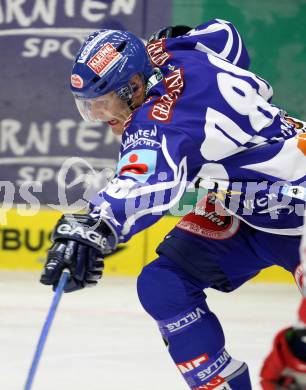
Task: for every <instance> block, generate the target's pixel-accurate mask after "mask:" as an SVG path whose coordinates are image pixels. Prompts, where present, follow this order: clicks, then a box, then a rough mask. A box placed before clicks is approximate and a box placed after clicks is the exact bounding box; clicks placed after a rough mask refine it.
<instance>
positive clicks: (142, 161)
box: [116, 149, 157, 183]
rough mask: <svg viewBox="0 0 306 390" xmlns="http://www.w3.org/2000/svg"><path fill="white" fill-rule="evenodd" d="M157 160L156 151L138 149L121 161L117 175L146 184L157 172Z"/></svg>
mask: <svg viewBox="0 0 306 390" xmlns="http://www.w3.org/2000/svg"><path fill="white" fill-rule="evenodd" d="M156 160H157V152H156V150H151V149H138V150H135V151H132V152H129V153H127V154H126V155H125V156H123V157H122V158H121V160H120V161H119V163H118V166H117V171H116V174H117V175H120V176H129V177H132V178H134V179H136V180H137V181H139V182H142V183H145V182H146V181H147V180H148V179H149V177H150V176H151V175H153V174H154V173H155V171H156Z"/></svg>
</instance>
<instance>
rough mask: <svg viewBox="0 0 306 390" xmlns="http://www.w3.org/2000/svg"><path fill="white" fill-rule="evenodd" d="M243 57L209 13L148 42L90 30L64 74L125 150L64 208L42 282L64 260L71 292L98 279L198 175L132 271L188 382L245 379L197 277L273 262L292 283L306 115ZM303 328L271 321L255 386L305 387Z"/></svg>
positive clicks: (237, 274)
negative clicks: (176, 218)
mask: <svg viewBox="0 0 306 390" xmlns="http://www.w3.org/2000/svg"><path fill="white" fill-rule="evenodd" d="M249 62H250V61H249V57H248V54H247V51H246V48H245V46H244V43H243V41H242V39H241V37H240V35H239V33H238V32H237V30H236V29H235V27H234V26H233V25H232V24H231V23H229V22H226V21H223V20H219V19H216V20H213V21H210V22H208V23H205V24H203V25H201V26H199V27H197V28H194V29H190V28H187V27H184V26H181V27H177V28H176V27H174V28H171V27H169V28H165V29H163V30H161V31H159V32H158V33H157V34H155V36H153V37H152V39H151V40H150V42H149V43H148V45H147V47H146V48H145V46H144V44H143V43H142V41H141V40H140V39H139V38H137V37H136V36H134V35H133V34H131V33H129V32H124V31H114V30H101V31H97V32H94V33H93V34H91V35H90V36H89V37H88V39H87V40H86V42H85V43H84V44H83V46H82V47H81V49H80V51H79V52H78V54H77V56H76V59H75V62H74V65H73V70H72V75H71V90H72V93H73V95H74V97H75V101H76V105H77V107H78V110H79V112H80V113H81V115H82V117H83V118H84V119H85V120H89V121H101V122H108V123H109V125H110V126H111V128H112V130H113V132H114V133H116V134H121V135H122V142H121V151H120V157H119V162H118V165H117V170H116V174H115V177H114V179H113V180H112V181H111V182H109V184H108V185H107V186H106V187H105V188H104V189H102V190H101V191H100V192H99V194H97V196H96V198H95V199H93V200H92V202H91V204H90V212H89V213H88V214H85V215H75V214H74V215H64V216H62V218H61V219H60V220H59V222H58V224H57V225H56V227H55V229H54V232H53V237H52V239H53V246H52V247H51V249H50V250H49V252H48V259H47V262H46V265H45V269H44V271H43V274H42V277H41V282H42V283H44V284H49V285H53V286H56V285H57V283H58V280H59V277H60V274H61V272H62V270H63V268H64V267H69V268H70V270H71V279H70V281H69V283H68V285H67V287H66V291H67V292H69V291H74V290H78V289H81V288H83V287H86V286H92V285H95V284H96V283H97V280H98V279H99V278H101V276H102V269H103V258H104V256H105V255H107V254H109V253H111V252H113V251H115V250H116V247H117V244H118V243H124V242H126V241H128V240H129V238H130V237H131V236H133V235H134V234H136V233H137V232H139V231H141V230H143V229H145V228H147V227H148V226H150V225H152V224H153V223H155V222H156V221H157V220H158V219H160V218H161V217H162V216H163V215H164V214H165V213H166V212H167V210H169V209H170V208H171V207H172V206H173V205H175V204H177V202H178V201H179V200H180V199H181V197H182V195H183V193H184V192H185V190H186V189H187V188H200V189H207V190H208V194H207V196H205V197H203V191H199V194H201V196H199V198H198V203H197V205H196V206H195V208H194V209H193V210H192V211H190V213H189V214H187V215H186V216H185V217H183V218H182V219H181V220H180V222H179V223H178V224H177V226H176V227H175V228H174V229H173V230H172V231H171V232H169V234H168V235H167V236H166V237H165V239H164V241H163V242H162V243H161V244H160V245H159V246H158V248H157V250H156V252H157V254H158V258H157V259H156V260H155V261H153V262H152V263H150V264H149V265H147V266H146V267H144V269H143V271H142V272H141V274H140V276H139V278H138V284H137V290H138V295H139V299H140V301H141V303H142V305H143V307H144V308H145V310H146V311H147V312H148V313H149V314H150V315H151V316H152V317H153V318H154V320H155V321H156V322H157V323H158V326H159V329H160V332H161V335H162V337H163V339H164V341H165V343H166V345H167V346H168V351H169V353H170V355H171V358H172V359H173V361H174V363H175V364H176V365H177V367H178V370H179V371H180V372H181V374H182V375H183V377H184V379H185V380H186V382H187V384H188V386H189V388H191V389H207V390H208V389H216V390H217V389H218V390H221V389H222V390H226V389H234V390H236V389H239V390H248V389H251V383H250V378H249V372H248V367H247V364H246V363H244V362H241V361H238V360H236V359H234V358H233V357H232V356H231V354H230V352H228V351H227V350H226V349H225V340H224V334H223V330H222V327H221V324H220V322H219V320H218V318H217V316H216V315H215V314H214V313H213V312H212V311H211V310H210V309H209V306H208V303H207V302H206V295H205V293H204V292H203V290H204V289H206V288H209V287H211V288H214V289H217V290H220V291H224V292H230V291H233V290H235V289H236V288H238V287H239V286H240V285H242V284H243V283H245V282H246V281H247V280H249V279H251V278H252V277H253V276H254V275H256V274H257V273H258V272H259V271H260V270H261V269H263V268H266V267H269V266H270V265H273V264H277V265H279V266H281V267H283V268H285V269H286V270H288V271H289V272H291V273H293V274H294V276H295V277H296V281H297V284H298V285H299V286H300V288H301V284H300V281H301V279H302V269H301V266H300V255H299V247H300V243H301V235H302V229H303V214H304V208H305V199H306V188H305V180H306V176H305V174H306V164H305V163H306V146H305V143H306V140H305V130H306V127H305V123H303V122H302V121H299V120H296V119H294V118H291V117H289V116H288V115H287V114H286V112H285V111H284V110H282V109H280V108H278V107H276V106H275V105H273V104H272V103H271V99H272V95H273V91H272V88H271V86H270V85H269V83H268V82H267V81H265V80H263V79H262V78H261V77H259V76H256V75H255V74H254V73H252V72H250V71H249V70H248V68H249ZM285 309H286V308H284V310H285ZM271 310H273V308H271ZM301 317H303V315H302V316H301ZM256 320H257V319H256V318H254V321H256ZM304 336H305V333H304V331H303V329H302V330H300V331H299V332H296V331H295V330H294V329H293V328H290V329H288V330H284V331H282V332H281V333H279V334H278V336H277V338H276V340H275V344H274V349H273V352H272V353H271V355H270V356H269V357H268V359H267V361H266V364H265V366H264V369H263V370H262V386H263V388H264V389H266V390H267V389H293V388H294V389H302V388H303V386H304V387H305V385H306V367H305V343H304V342H303V340H304V338H303V337H304ZM250 337H251V336H250Z"/></svg>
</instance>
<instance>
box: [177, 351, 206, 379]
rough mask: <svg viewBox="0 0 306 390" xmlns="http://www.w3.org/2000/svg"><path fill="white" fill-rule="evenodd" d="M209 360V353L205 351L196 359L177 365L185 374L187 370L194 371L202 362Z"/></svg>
mask: <svg viewBox="0 0 306 390" xmlns="http://www.w3.org/2000/svg"><path fill="white" fill-rule="evenodd" d="M207 360H208V355H207V353H204V354H203V355H200V356H198V357H197V358H195V359H191V360H188V361H187V362H183V363H178V364H177V367H178V369H179V370H180V371H181V373H182V374H185V373H186V372H189V371H192V370H194V369H195V368H197V367H199V366H200V365H201V364H203V363H204V362H206V361H207Z"/></svg>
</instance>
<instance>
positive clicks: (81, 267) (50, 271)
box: [40, 214, 116, 292]
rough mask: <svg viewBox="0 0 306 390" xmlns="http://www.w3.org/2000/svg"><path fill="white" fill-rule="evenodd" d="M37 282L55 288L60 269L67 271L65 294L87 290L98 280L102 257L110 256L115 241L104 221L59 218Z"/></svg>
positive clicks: (65, 216) (69, 216)
mask: <svg viewBox="0 0 306 390" xmlns="http://www.w3.org/2000/svg"><path fill="white" fill-rule="evenodd" d="M52 241H53V245H52V246H51V248H50V249H49V250H48V256H47V261H46V264H45V266H44V269H43V272H42V275H41V278H40V282H41V283H43V284H47V285H53V289H55V288H56V286H57V284H58V282H59V279H60V277H61V274H62V271H63V269H64V268H68V269H69V270H70V274H71V275H70V279H69V281H68V282H67V284H66V286H65V292H71V291H75V290H79V289H82V288H84V287H91V286H95V285H96V284H97V281H98V280H99V279H101V277H102V273H103V268H104V262H103V256H104V255H105V254H108V253H111V252H112V251H113V250H114V249H115V246H116V238H115V236H114V234H113V233H112V231H111V230H110V228H109V227H108V225H107V224H106V223H105V222H104V221H99V222H97V220H96V219H94V218H92V217H91V216H90V215H81V214H72V215H63V216H62V217H61V218H60V220H59V221H58V223H57V225H56V227H55V228H54V231H53V233H52Z"/></svg>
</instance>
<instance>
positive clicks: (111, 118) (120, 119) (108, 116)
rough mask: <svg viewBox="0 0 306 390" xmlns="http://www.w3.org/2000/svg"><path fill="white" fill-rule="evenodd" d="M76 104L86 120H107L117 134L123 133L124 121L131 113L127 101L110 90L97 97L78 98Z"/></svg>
mask: <svg viewBox="0 0 306 390" xmlns="http://www.w3.org/2000/svg"><path fill="white" fill-rule="evenodd" d="M76 104H77V107H78V109H79V111H80V114H81V115H82V117H83V118H84V119H85V120H87V121H95V122H107V123H108V124H109V125H110V126H111V128H112V131H113V133H114V134H117V135H121V134H122V133H123V131H124V122H125V121H126V120H127V118H128V116H129V115H130V113H131V110H130V108H129V106H128V105H127V103H126V102H124V101H123V100H122V99H120V98H119V97H118V96H117V94H116V92H109V93H108V94H106V95H104V96H99V97H97V98H95V99H85V100H84V99H82V100H78V99H76Z"/></svg>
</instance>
